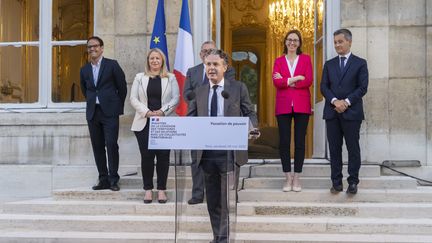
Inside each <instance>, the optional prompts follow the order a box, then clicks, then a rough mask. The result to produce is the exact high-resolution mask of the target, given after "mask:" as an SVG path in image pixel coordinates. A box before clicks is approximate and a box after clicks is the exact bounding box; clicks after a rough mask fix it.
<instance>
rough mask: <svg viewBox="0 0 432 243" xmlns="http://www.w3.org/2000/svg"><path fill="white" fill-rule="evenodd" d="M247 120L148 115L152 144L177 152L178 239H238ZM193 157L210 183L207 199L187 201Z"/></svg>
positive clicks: (231, 240) (247, 131)
mask: <svg viewBox="0 0 432 243" xmlns="http://www.w3.org/2000/svg"><path fill="white" fill-rule="evenodd" d="M249 124H250V123H249V118H248V117H154V118H151V119H150V134H149V149H171V150H174V151H175V156H174V157H175V166H174V168H175V180H176V183H175V185H176V188H175V208H176V210H175V242H182V243H183V242H185V243H186V242H191V241H193V240H207V239H208V240H210V241H211V240H213V239H214V240H216V242H222V243H223V242H235V232H236V231H235V226H236V217H237V184H238V175H239V169H240V167H239V166H238V164H240V163H239V161H238V160H239V159H240V158H241V154H242V153H243V154H244V153H247V147H248V133H249ZM194 160H195V161H197V162H198V163H200V168H202V170H203V174H204V177H205V182H206V183H207V184H206V186H205V191H206V192H205V195H206V200H205V201H204V203H203V204H196V205H188V203H187V201H188V200H189V199H190V198H191V192H192V183H191V181H192V180H191V173H190V168H191V166H190V165H191V163H192V161H194ZM203 237H204V238H203Z"/></svg>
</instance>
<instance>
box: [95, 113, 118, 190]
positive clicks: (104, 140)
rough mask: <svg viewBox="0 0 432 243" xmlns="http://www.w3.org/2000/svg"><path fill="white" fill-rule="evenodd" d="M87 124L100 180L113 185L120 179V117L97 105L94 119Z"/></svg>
mask: <svg viewBox="0 0 432 243" xmlns="http://www.w3.org/2000/svg"><path fill="white" fill-rule="evenodd" d="M87 124H88V128H89V132H90V139H91V144H92V148H93V155H94V158H95V162H96V167H97V170H98V172H99V181H100V182H101V183H107V184H111V185H113V184H116V183H117V182H118V181H119V179H120V176H119V174H118V168H119V151H118V150H119V146H118V144H117V140H118V134H119V117H118V116H114V117H110V116H106V115H105V114H104V113H103V111H102V109H101V107H100V106H99V105H96V108H95V113H94V116H93V119H92V120H87ZM105 147H106V150H105ZM107 155H108V168H107Z"/></svg>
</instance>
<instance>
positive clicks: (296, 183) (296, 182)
mask: <svg viewBox="0 0 432 243" xmlns="http://www.w3.org/2000/svg"><path fill="white" fill-rule="evenodd" d="M292 190H293V191H295V192H300V191H301V190H302V188H301V184H300V173H294V179H293V184H292Z"/></svg>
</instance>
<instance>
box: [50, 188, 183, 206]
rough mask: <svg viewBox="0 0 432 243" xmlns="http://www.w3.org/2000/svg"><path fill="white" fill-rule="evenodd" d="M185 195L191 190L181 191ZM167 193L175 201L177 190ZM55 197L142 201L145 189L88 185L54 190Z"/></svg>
mask: <svg viewBox="0 0 432 243" xmlns="http://www.w3.org/2000/svg"><path fill="white" fill-rule="evenodd" d="M181 193H182V195H184V197H183V198H185V200H187V199H188V198H189V197H190V195H191V191H190V190H186V191H182V192H181ZM166 194H167V197H168V201H169V202H174V201H175V190H172V189H168V190H166ZM53 198H54V199H55V200H95V201H109V200H111V201H125V200H133V201H139V202H142V201H143V199H144V190H143V189H120V191H117V192H114V191H111V190H99V191H94V190H92V189H90V188H87V187H80V188H74V189H62V190H54V191H53ZM153 198H154V199H156V198H157V191H155V190H154V191H153Z"/></svg>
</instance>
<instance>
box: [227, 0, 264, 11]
mask: <svg viewBox="0 0 432 243" xmlns="http://www.w3.org/2000/svg"><path fill="white" fill-rule="evenodd" d="M264 3H265V0H235V1H231V4H232V5H234V8H235V9H236V10H238V11H242V12H243V11H247V10H260V9H261V8H262V7H263V6H264Z"/></svg>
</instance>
